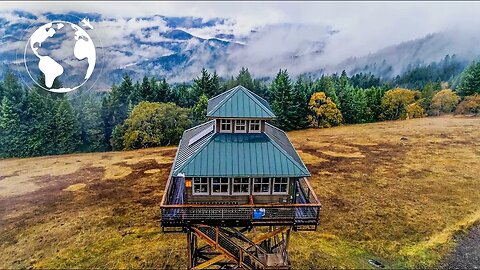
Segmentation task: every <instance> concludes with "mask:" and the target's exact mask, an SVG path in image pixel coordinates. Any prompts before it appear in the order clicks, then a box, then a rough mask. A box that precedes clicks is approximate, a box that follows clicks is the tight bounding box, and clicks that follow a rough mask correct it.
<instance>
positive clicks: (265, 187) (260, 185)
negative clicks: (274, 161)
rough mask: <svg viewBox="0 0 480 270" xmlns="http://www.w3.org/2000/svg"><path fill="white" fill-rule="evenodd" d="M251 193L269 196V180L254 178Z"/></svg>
mask: <svg viewBox="0 0 480 270" xmlns="http://www.w3.org/2000/svg"><path fill="white" fill-rule="evenodd" d="M253 193H254V194H270V178H254V179H253Z"/></svg>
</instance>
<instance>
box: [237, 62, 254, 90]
mask: <svg viewBox="0 0 480 270" xmlns="http://www.w3.org/2000/svg"><path fill="white" fill-rule="evenodd" d="M236 81H237V85H241V86H243V87H245V88H247V89H249V90H251V91H255V90H256V88H255V85H254V84H253V79H252V75H251V74H250V72H249V71H248V68H244V67H242V68H241V69H240V72H239V73H238V75H237V78H236Z"/></svg>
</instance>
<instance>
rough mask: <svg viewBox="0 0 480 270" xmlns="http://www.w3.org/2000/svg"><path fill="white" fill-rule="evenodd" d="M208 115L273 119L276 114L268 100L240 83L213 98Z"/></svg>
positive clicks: (208, 108) (210, 101) (209, 102)
mask: <svg viewBox="0 0 480 270" xmlns="http://www.w3.org/2000/svg"><path fill="white" fill-rule="evenodd" d="M207 116H209V117H232V118H265V119H272V118H274V117H275V114H274V113H273V112H272V109H271V108H270V105H269V104H268V102H267V101H266V100H264V99H263V98H261V97H259V96H258V95H256V94H255V93H253V92H252V91H250V90H248V89H247V88H245V87H243V86H241V85H239V86H237V87H234V88H232V89H230V90H228V91H226V92H224V93H222V94H220V95H218V96H216V97H213V98H211V99H210V100H209V101H208V107H207Z"/></svg>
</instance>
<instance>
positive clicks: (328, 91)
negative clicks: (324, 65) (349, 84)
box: [313, 75, 340, 107]
mask: <svg viewBox="0 0 480 270" xmlns="http://www.w3.org/2000/svg"><path fill="white" fill-rule="evenodd" d="M313 87H314V92H323V93H325V95H326V96H327V97H328V98H330V99H331V100H332V101H333V102H335V104H336V105H337V107H340V100H339V99H338V96H337V93H336V91H335V83H334V81H333V80H332V78H331V77H329V76H325V75H322V77H320V79H319V80H318V81H316V82H315V84H314V86H313Z"/></svg>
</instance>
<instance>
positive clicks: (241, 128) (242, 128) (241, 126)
mask: <svg viewBox="0 0 480 270" xmlns="http://www.w3.org/2000/svg"><path fill="white" fill-rule="evenodd" d="M235 133H247V121H246V120H235Z"/></svg>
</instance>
